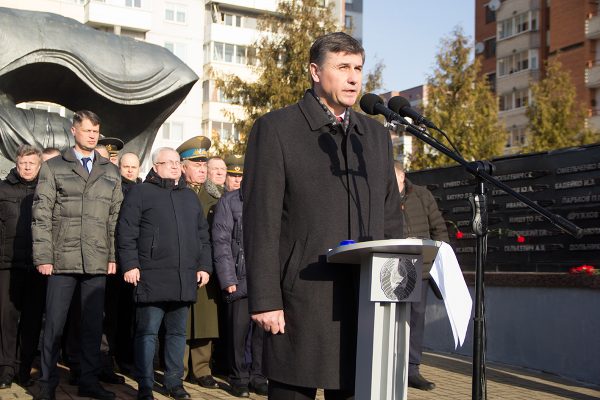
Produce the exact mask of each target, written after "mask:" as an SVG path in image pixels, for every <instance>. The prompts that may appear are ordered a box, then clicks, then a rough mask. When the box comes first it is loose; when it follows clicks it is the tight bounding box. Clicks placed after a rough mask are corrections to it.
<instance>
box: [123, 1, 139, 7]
mask: <svg viewBox="0 0 600 400" xmlns="http://www.w3.org/2000/svg"><path fill="white" fill-rule="evenodd" d="M125 7H135V8H142V0H125Z"/></svg>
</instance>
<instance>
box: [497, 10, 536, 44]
mask: <svg viewBox="0 0 600 400" xmlns="http://www.w3.org/2000/svg"><path fill="white" fill-rule="evenodd" d="M537 20H538V13H537V11H528V12H525V13H522V14H518V15H515V16H514V17H511V18H508V19H505V20H502V21H500V22H498V39H499V40H500V39H506V38H508V37H511V36H514V35H518V34H519V33H523V32H529V31H537V29H538V27H537Z"/></svg>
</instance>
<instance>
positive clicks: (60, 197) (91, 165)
mask: <svg viewBox="0 0 600 400" xmlns="http://www.w3.org/2000/svg"><path fill="white" fill-rule="evenodd" d="M71 132H72V133H73V136H74V138H75V146H74V147H72V148H69V149H67V150H65V151H64V152H63V153H62V154H61V156H59V157H55V158H53V159H50V160H48V161H47V162H46V163H44V164H43V166H42V169H41V170H40V176H39V180H38V186H37V189H36V192H35V195H34V199H33V219H32V234H33V263H34V265H35V266H36V267H37V270H38V271H39V272H40V273H41V274H42V275H48V292H47V296H46V323H45V327H44V338H43V346H42V371H41V377H40V379H39V382H40V386H41V387H40V392H39V393H38V394H37V396H36V399H38V400H52V399H54V392H55V390H56V387H57V386H58V373H57V368H56V363H57V361H58V353H59V344H60V338H61V336H62V332H63V328H64V325H65V319H66V316H67V311H68V309H69V304H70V303H71V298H72V296H73V292H74V291H75V288H76V287H77V286H79V288H80V293H81V377H80V380H79V396H82V397H91V398H94V399H107V400H110V399H114V398H115V395H114V393H112V392H109V391H107V390H105V389H104V388H103V387H102V386H101V385H100V383H99V382H98V373H99V369H100V367H101V362H100V340H101V336H102V315H103V311H104V289H105V285H106V274H114V273H115V271H116V263H115V249H114V232H115V225H116V223H117V218H118V214H119V208H120V206H121V201H122V199H123V195H122V192H121V176H120V174H119V170H118V169H117V167H116V166H115V165H113V164H112V163H110V161H108V160H107V159H105V158H103V157H100V156H99V155H98V153H97V152H95V151H94V148H95V147H96V145H97V143H98V137H99V135H100V119H99V118H98V116H97V115H96V114H94V113H93V112H91V111H78V112H76V113H75V114H74V115H73V126H72V128H71Z"/></svg>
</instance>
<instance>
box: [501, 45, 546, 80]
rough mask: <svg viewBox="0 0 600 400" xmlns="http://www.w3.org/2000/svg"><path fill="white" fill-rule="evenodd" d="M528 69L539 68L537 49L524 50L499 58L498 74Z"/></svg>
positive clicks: (502, 74)
mask: <svg viewBox="0 0 600 400" xmlns="http://www.w3.org/2000/svg"><path fill="white" fill-rule="evenodd" d="M527 69H538V61H537V50H529V51H522V52H520V53H515V54H513V55H511V56H508V57H504V58H500V59H498V68H497V70H498V76H504V75H508V74H512V73H515V72H519V71H523V70H527Z"/></svg>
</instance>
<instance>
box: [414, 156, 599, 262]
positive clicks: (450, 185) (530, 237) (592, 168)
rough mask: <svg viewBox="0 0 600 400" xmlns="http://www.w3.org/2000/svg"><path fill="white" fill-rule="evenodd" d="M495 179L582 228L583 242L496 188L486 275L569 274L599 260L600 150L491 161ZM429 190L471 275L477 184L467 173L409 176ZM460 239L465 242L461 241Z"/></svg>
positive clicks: (490, 200)
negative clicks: (472, 202)
mask: <svg viewBox="0 0 600 400" xmlns="http://www.w3.org/2000/svg"><path fill="white" fill-rule="evenodd" d="M492 161H493V164H494V166H495V172H494V176H495V177H496V178H497V179H498V180H500V181H502V182H504V183H505V184H507V185H508V186H510V187H512V188H513V189H514V190H515V191H516V192H519V193H521V194H523V195H525V196H527V197H528V198H530V199H531V200H533V201H535V202H536V203H537V204H539V205H540V206H543V207H546V208H548V209H549V210H550V211H551V212H553V213H555V214H559V215H561V216H563V217H564V218H567V219H568V220H570V221H571V222H573V223H575V224H577V225H578V226H580V227H581V228H583V233H584V235H583V237H582V238H581V239H576V238H574V237H572V236H570V235H568V234H566V233H563V232H562V231H561V230H559V229H558V228H556V227H554V226H553V225H552V224H551V223H550V222H549V221H548V220H547V219H546V218H544V217H542V216H541V215H539V214H537V213H536V212H535V211H533V210H531V209H530V208H529V207H527V206H526V205H525V204H523V203H522V202H520V201H518V200H516V199H515V198H513V197H511V196H510V195H508V194H507V193H505V192H504V191H502V190H499V189H497V188H496V187H495V186H492V185H491V184H486V186H487V188H488V206H489V208H488V210H489V236H488V255H487V260H486V264H485V266H486V270H487V271H497V272H568V270H569V268H571V267H576V266H580V265H583V264H587V265H592V266H595V267H596V268H598V267H599V265H598V261H599V260H600V145H590V146H584V147H578V148H568V149H561V150H556V151H552V152H545V153H533V154H529V155H518V156H508V157H502V158H497V159H494V160H492ZM408 177H409V179H410V180H411V181H412V182H413V183H416V184H418V185H424V186H427V187H428V188H429V189H430V190H431V191H432V193H433V195H434V197H435V198H436V200H437V202H438V206H439V207H440V210H441V212H442V214H443V216H444V219H445V220H446V224H447V226H448V233H449V235H450V238H451V245H452V247H453V248H454V251H455V252H456V255H457V257H458V260H459V262H460V264H461V267H462V269H463V270H464V271H473V270H474V269H475V268H474V265H475V238H474V235H473V234H472V229H471V216H472V212H471V206H470V203H469V201H468V198H469V196H470V195H471V194H472V193H473V192H474V191H475V190H476V187H475V179H474V178H473V176H472V175H471V174H469V173H468V172H466V171H465V170H464V168H463V167H462V166H457V167H448V168H438V169H431V170H424V171H418V172H413V173H410V174H408ZM459 237H461V238H459Z"/></svg>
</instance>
